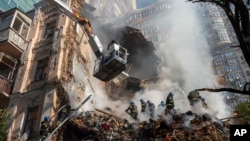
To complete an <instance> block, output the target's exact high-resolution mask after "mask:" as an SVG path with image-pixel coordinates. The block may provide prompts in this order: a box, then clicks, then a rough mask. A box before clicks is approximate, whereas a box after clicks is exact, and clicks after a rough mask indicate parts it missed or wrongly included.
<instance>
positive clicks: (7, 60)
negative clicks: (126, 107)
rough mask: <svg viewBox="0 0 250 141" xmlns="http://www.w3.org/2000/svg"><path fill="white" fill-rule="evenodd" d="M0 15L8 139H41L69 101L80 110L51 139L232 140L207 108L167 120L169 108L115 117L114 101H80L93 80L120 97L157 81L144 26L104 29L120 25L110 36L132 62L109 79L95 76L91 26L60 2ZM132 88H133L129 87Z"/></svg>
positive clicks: (74, 2) (71, 0)
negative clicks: (151, 114) (44, 126)
mask: <svg viewBox="0 0 250 141" xmlns="http://www.w3.org/2000/svg"><path fill="white" fill-rule="evenodd" d="M66 3H67V5H69V6H70V7H73V8H74V9H80V8H81V7H82V5H83V4H84V3H83V1H79V0H67V1H66ZM0 18H1V25H0V28H1V29H2V30H0V32H2V33H3V34H1V38H0V41H1V42H0V65H1V69H0V80H1V81H0V84H1V86H0V90H1V93H0V94H1V100H3V102H2V101H1V104H3V105H1V106H2V107H9V108H10V111H11V113H12V115H11V117H10V121H9V129H8V141H16V140H18V141H19V140H20V141H26V140H28V141H37V140H39V139H40V138H41V135H40V129H41V122H42V121H43V120H44V119H45V117H49V122H50V126H51V130H53V129H56V128H58V127H59V125H60V124H59V125H58V119H59V117H58V115H59V112H61V110H62V108H63V107H65V106H69V105H70V108H69V110H71V112H72V110H73V111H75V112H74V114H76V113H77V114H78V116H76V117H74V118H72V119H70V120H69V121H68V122H66V123H65V124H63V125H61V128H59V130H57V132H56V133H55V134H54V135H53V136H52V137H51V139H50V140H135V139H136V140H156V139H159V140H160V139H164V138H166V137H170V138H172V139H176V140H183V139H188V140H190V141H191V140H198V139H200V140H209V139H210V140H219V141H222V140H228V136H227V133H224V132H223V131H224V130H223V129H222V128H224V126H222V123H221V122H220V121H219V120H215V122H214V120H212V119H211V117H209V116H208V117H207V116H206V115H196V114H195V113H192V112H187V113H178V114H176V115H175V116H171V117H170V118H171V120H172V121H173V122H171V123H168V122H166V121H167V119H165V118H167V117H166V116H165V115H164V116H163V117H160V116H159V118H157V120H154V119H149V120H148V121H140V122H139V121H137V122H131V121H128V120H126V119H125V118H120V117H117V116H116V115H115V114H116V113H115V111H112V109H111V108H109V107H104V109H96V108H95V109H94V110H93V111H85V110H84V107H83V108H79V106H81V105H83V104H84V102H85V101H86V98H89V96H91V95H93V96H95V91H96V90H95V89H94V88H93V85H98V86H99V87H105V86H106V88H110V89H109V90H108V89H106V90H107V93H108V94H111V96H112V95H113V94H118V95H117V96H116V97H113V98H114V99H118V98H121V95H119V94H122V93H123V92H124V91H125V89H126V90H128V93H126V94H130V96H132V95H133V94H134V92H135V91H136V90H140V89H141V87H144V86H143V84H145V85H146V82H147V81H154V80H153V79H155V78H156V71H157V70H156V68H157V67H156V66H157V57H156V56H155V55H154V53H153V52H154V47H153V44H152V42H148V41H147V40H146V39H145V38H144V36H143V34H142V33H141V31H140V30H138V29H135V28H132V27H123V28H119V29H110V30H107V31H105V32H106V33H105V34H108V33H109V32H114V31H115V32H117V33H116V34H112V36H110V37H109V40H112V39H114V40H116V41H117V42H118V43H119V44H120V45H121V46H122V47H124V48H126V49H127V51H128V53H129V57H128V66H127V68H126V69H125V70H124V71H123V72H122V73H121V74H120V75H118V76H117V77H116V78H114V79H112V80H110V81H108V82H104V81H100V80H98V79H97V77H94V76H93V73H94V68H95V63H96V60H98V56H97V55H96V52H95V51H93V48H92V45H91V43H90V42H89V40H90V38H89V37H90V36H89V34H88V33H87V32H86V28H85V27H84V28H83V27H82V26H80V24H78V23H77V22H76V21H73V20H72V19H71V18H72V17H71V18H69V17H68V15H67V14H65V13H63V12H61V11H60V9H59V8H58V7H56V6H55V5H52V4H49V3H47V2H45V1H41V2H39V3H37V4H35V9H34V10H33V11H31V12H29V16H27V15H25V13H22V12H21V11H19V10H18V9H13V10H10V11H7V12H5V13H1V15H0ZM3 23H5V24H3ZM118 33H120V34H119V36H116V35H117V34H118ZM110 35H111V34H110ZM104 46H105V47H106V46H107V45H106V44H104ZM107 47H108V46H107ZM142 50H143V51H142ZM115 53H117V52H115ZM110 54H112V53H110ZM118 54H119V53H118ZM115 55H116V54H115ZM148 64H150V65H151V66H150V67H149V66H148ZM2 66H4V67H2ZM148 67H149V68H148ZM5 68H6V69H5ZM140 69H141V70H140ZM150 69H152V70H150ZM142 72H143V73H142ZM96 76H97V75H96ZM156 79H157V78H156ZM130 82H131V83H130ZM93 83H94V84H93ZM130 84H132V85H130ZM121 87H123V89H120V88H121ZM130 88H131V89H133V90H135V91H129V89H130ZM119 91H120V93H119ZM2 97H3V98H2ZM87 100H88V99H87ZM94 102H95V101H94V100H91V101H90V103H91V104H93V103H94ZM76 109H77V110H76ZM79 113H80V114H79ZM68 116H69V115H68ZM70 116H72V114H71V115H70ZM187 116H190V117H192V118H190V120H188V124H190V126H188V127H187V126H185V123H186V121H187V120H186V119H185V117H187ZM190 127H192V129H190ZM201 136H202V137H204V138H200V137H201Z"/></svg>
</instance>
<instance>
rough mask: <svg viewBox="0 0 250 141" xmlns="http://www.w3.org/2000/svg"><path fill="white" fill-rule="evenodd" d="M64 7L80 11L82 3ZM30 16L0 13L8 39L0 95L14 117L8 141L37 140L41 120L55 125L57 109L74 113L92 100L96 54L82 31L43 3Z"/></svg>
mask: <svg viewBox="0 0 250 141" xmlns="http://www.w3.org/2000/svg"><path fill="white" fill-rule="evenodd" d="M67 3H68V4H69V5H71V6H72V7H76V8H79V7H81V3H80V1H74V0H72V1H68V2H67ZM33 15H34V16H33V17H32V19H30V18H29V17H27V16H25V14H23V13H22V12H20V11H18V10H16V9H15V10H12V11H8V12H5V13H3V14H1V18H2V20H1V21H2V22H1V29H6V30H4V31H5V32H3V33H4V34H1V35H6V36H4V37H3V36H2V37H1V47H0V49H1V62H3V63H1V64H4V65H5V67H6V70H2V69H1V72H3V73H4V74H6V75H2V74H1V76H3V77H1V84H2V85H1V91H3V95H4V96H5V99H7V100H8V99H9V103H8V105H9V107H10V110H11V112H12V116H11V118H10V128H9V130H8V133H9V134H8V140H9V141H16V140H27V139H28V140H38V139H39V129H40V122H41V121H42V120H43V118H44V117H45V116H48V117H50V118H51V119H50V120H51V122H52V125H53V124H54V121H56V119H57V116H56V113H57V112H58V109H59V108H60V107H61V106H63V105H65V104H68V103H72V105H71V106H72V108H75V107H76V106H78V105H79V103H80V102H82V100H83V99H84V97H85V96H86V95H91V92H92V91H91V89H90V86H89V85H90V83H89V82H88V80H89V79H95V78H90V77H92V69H93V61H94V59H93V58H94V55H93V52H92V50H91V48H90V46H89V44H88V39H87V36H86V33H85V32H83V30H82V28H81V27H80V26H79V25H78V24H76V23H75V22H73V21H72V20H70V19H69V18H68V17H67V16H66V15H65V14H63V13H61V12H60V11H59V9H58V8H56V7H54V6H53V5H49V4H48V3H46V2H45V1H41V2H40V3H37V4H36V5H35V9H34V11H33ZM4 19H5V20H6V21H5V23H6V24H2V23H3V21H4ZM10 23H12V24H10ZM4 25H6V27H3V26H4ZM9 25H10V26H9ZM23 36H24V37H23ZM2 44H4V45H2ZM2 52H3V53H2ZM13 58H14V59H13ZM6 64H7V65H6ZM16 64H18V65H19V67H16V66H15V65H16ZM15 67H16V68H15ZM1 68H2V67H1ZM7 71H8V72H7ZM13 72H17V73H16V75H13ZM79 76H80V77H79ZM13 77H14V78H15V81H14V79H13ZM11 83H12V84H13V85H11ZM100 83H101V82H100ZM11 86H13V89H12V93H11V94H9V93H10V87H11ZM1 96H2V92H1ZM1 100H2V98H1Z"/></svg>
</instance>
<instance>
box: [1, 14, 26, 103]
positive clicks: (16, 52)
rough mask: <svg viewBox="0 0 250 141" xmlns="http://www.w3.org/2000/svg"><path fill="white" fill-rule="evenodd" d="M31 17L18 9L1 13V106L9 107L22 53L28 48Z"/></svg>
mask: <svg viewBox="0 0 250 141" xmlns="http://www.w3.org/2000/svg"><path fill="white" fill-rule="evenodd" d="M30 25H31V19H30V18H29V17H28V16H26V15H25V13H23V12H21V11H20V10H18V9H12V10H10V11H7V12H4V13H1V14H0V34H1V37H0V66H1V67H0V107H7V106H8V104H9V97H10V94H11V92H12V90H11V89H12V87H13V84H14V82H15V79H16V73H17V69H18V67H19V65H20V63H19V61H20V59H21V56H22V54H23V53H24V52H25V51H26V50H27V48H28V45H29V43H28V33H29V29H30Z"/></svg>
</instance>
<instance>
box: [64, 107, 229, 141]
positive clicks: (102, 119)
mask: <svg viewBox="0 0 250 141" xmlns="http://www.w3.org/2000/svg"><path fill="white" fill-rule="evenodd" d="M158 117H159V118H158V119H157V120H153V119H151V118H150V119H149V120H147V121H135V120H134V121H132V122H131V121H130V122H129V121H128V120H127V119H122V118H119V117H116V116H114V115H111V114H109V113H107V112H105V111H102V110H99V109H96V110H95V111H87V112H85V113H83V114H82V115H81V116H79V117H77V118H76V119H74V120H71V121H70V122H69V123H68V124H67V125H66V128H67V130H65V133H64V134H65V135H64V137H65V139H64V140H164V139H165V140H177V141H213V140H217V141H226V140H229V136H228V133H226V132H225V131H224V128H226V127H224V125H223V123H222V122H221V121H220V120H218V119H216V118H214V117H212V116H210V115H208V114H203V115H197V114H195V113H193V112H191V111H188V112H186V113H176V114H175V115H159V116H158Z"/></svg>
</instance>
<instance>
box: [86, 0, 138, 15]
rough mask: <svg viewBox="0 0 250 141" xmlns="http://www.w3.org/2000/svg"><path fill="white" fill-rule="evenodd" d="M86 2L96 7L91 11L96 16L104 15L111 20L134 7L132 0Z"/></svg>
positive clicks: (91, 0) (89, 0) (92, 0)
mask: <svg viewBox="0 0 250 141" xmlns="http://www.w3.org/2000/svg"><path fill="white" fill-rule="evenodd" d="M86 2H87V3H88V4H90V5H91V6H93V7H95V8H96V10H95V11H93V12H92V13H91V14H92V15H93V16H94V17H104V18H106V19H109V20H110V19H113V18H115V17H119V16H121V15H123V14H124V13H127V12H129V11H131V10H132V9H133V7H134V6H133V2H132V0H105V1H103V0H88V1H86Z"/></svg>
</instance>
